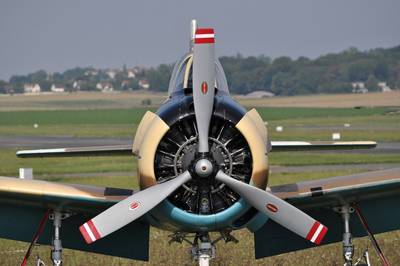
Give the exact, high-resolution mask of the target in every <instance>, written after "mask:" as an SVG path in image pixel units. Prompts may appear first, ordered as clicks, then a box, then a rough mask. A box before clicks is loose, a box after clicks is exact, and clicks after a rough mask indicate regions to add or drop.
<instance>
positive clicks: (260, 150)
mask: <svg viewBox="0 0 400 266" xmlns="http://www.w3.org/2000/svg"><path fill="white" fill-rule="evenodd" d="M254 111H255V109H253V110H251V111H249V112H247V113H246V114H245V115H244V116H243V118H242V119H241V120H240V121H239V122H238V123H237V124H236V128H237V129H238V130H239V131H240V132H241V133H242V135H243V136H244V137H245V139H246V141H247V143H248V144H249V147H250V151H251V155H252V158H253V172H252V175H251V180H250V181H251V184H252V185H254V186H256V187H258V188H261V189H265V188H266V186H267V181H268V157H267V149H266V142H265V141H266V138H265V137H263V136H264V133H263V132H260V130H261V129H260V128H262V127H260V125H257V124H259V122H257V119H254ZM255 112H257V111H255ZM255 120H256V122H255ZM264 127H265V126H264Z"/></svg>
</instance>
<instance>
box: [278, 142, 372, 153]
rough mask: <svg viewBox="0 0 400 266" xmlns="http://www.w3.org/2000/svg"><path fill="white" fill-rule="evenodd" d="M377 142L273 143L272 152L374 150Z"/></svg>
mask: <svg viewBox="0 0 400 266" xmlns="http://www.w3.org/2000/svg"><path fill="white" fill-rule="evenodd" d="M375 147H376V142H375V141H271V151H273V152H275V151H308V150H352V149H372V148H375Z"/></svg>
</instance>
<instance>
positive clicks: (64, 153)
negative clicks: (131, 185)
mask: <svg viewBox="0 0 400 266" xmlns="http://www.w3.org/2000/svg"><path fill="white" fill-rule="evenodd" d="M109 155H111V156H114V155H131V156H132V155H134V154H133V152H132V145H130V144H126V145H111V146H93V147H76V148H56V149H38V150H22V151H17V156H18V157H20V158H37V157H39V158H40V157H72V156H109Z"/></svg>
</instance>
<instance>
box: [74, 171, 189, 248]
mask: <svg viewBox="0 0 400 266" xmlns="http://www.w3.org/2000/svg"><path fill="white" fill-rule="evenodd" d="M191 178H192V177H191V175H190V173H189V172H188V171H186V172H184V173H182V174H180V175H179V176H177V177H176V178H174V179H172V180H170V181H167V182H164V183H161V184H158V185H155V186H152V187H149V188H148V189H145V190H142V191H140V192H138V193H136V194H133V195H132V196H130V197H128V198H126V199H124V200H122V201H120V202H118V203H117V204H115V205H113V206H112V207H110V208H108V209H107V210H105V211H104V212H102V213H100V214H99V215H97V216H96V217H94V218H93V219H91V220H89V221H87V222H86V223H84V224H83V225H81V226H80V227H79V230H80V231H81V234H82V235H83V237H84V238H85V240H86V242H87V243H88V244H89V243H92V242H94V241H96V240H98V239H100V238H103V237H105V236H106V235H108V234H110V233H112V232H114V231H117V230H118V229H120V228H121V227H123V226H125V225H127V224H129V223H130V222H132V221H133V220H135V219H137V218H139V217H140V216H142V215H143V214H145V213H147V212H148V211H149V210H151V209H153V208H154V207H155V206H157V205H158V204H159V203H160V202H161V201H163V200H164V199H165V198H167V197H168V196H169V195H170V194H171V193H172V192H174V191H175V190H176V189H177V188H178V187H180V186H181V185H183V184H184V183H186V182H187V181H189V180H190V179H191Z"/></svg>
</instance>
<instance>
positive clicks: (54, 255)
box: [50, 211, 70, 266]
mask: <svg viewBox="0 0 400 266" xmlns="http://www.w3.org/2000/svg"><path fill="white" fill-rule="evenodd" d="M69 216H70V214H67V213H61V212H59V211H54V212H53V213H52V214H50V220H53V227H54V236H53V240H52V242H51V245H52V247H51V260H52V261H53V265H54V266H61V265H62V245H61V237H60V229H61V221H62V220H63V219H65V218H67V217H69Z"/></svg>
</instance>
